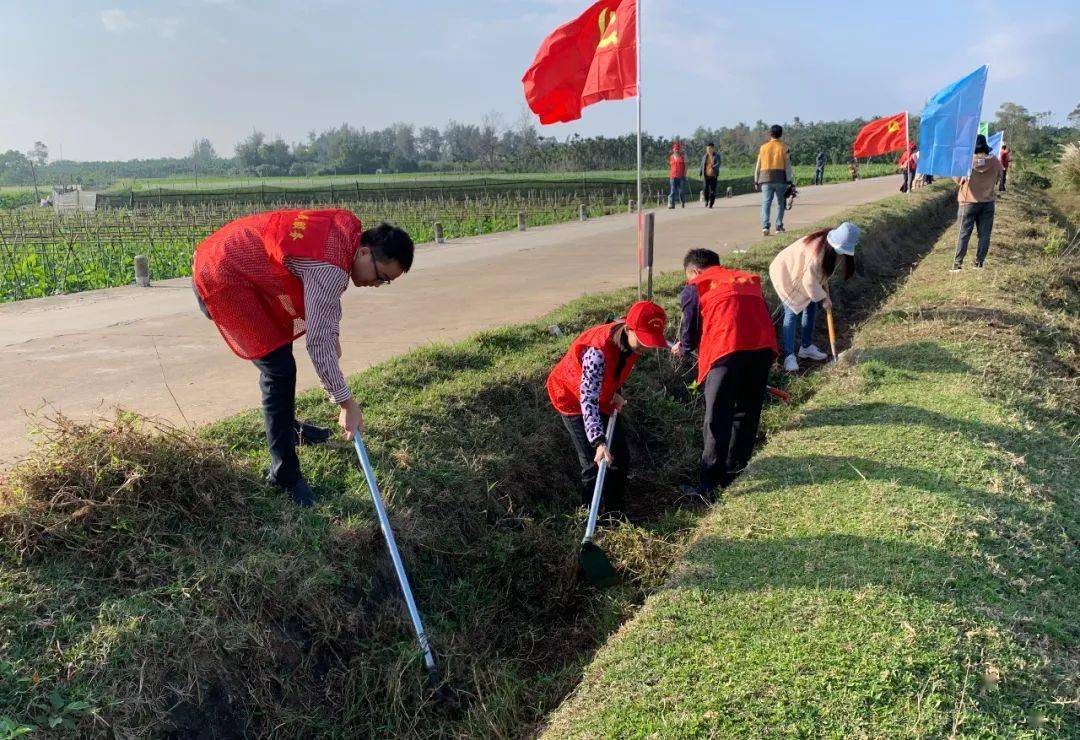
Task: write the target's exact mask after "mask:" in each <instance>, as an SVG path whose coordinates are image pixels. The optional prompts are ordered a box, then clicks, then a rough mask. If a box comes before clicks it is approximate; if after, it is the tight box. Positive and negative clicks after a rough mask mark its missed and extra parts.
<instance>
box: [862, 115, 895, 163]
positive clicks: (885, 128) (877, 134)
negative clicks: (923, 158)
mask: <svg viewBox="0 0 1080 740" xmlns="http://www.w3.org/2000/svg"><path fill="white" fill-rule="evenodd" d="M906 118H907V114H906V113H897V114H896V115H895V116H889V117H888V118H879V119H877V120H876V121H871V122H870V123H868V124H866V125H865V126H863V127H862V130H861V131H859V133H858V135H856V136H855V143H854V144H853V145H852V150H853V151H852V153H853V154H854V155H855V156H856V157H873V156H874V155H875V154H888V153H889V152H898V151H902V150H903V148H904V142H905V141H907V120H906Z"/></svg>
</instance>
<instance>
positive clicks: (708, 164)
mask: <svg viewBox="0 0 1080 740" xmlns="http://www.w3.org/2000/svg"><path fill="white" fill-rule="evenodd" d="M698 174H699V175H701V179H702V181H703V182H704V183H705V207H706V208H712V207H713V203H715V202H716V179H717V178H718V177H719V175H720V152H718V151H716V147H715V146H713V143H712V142H711V141H710V142H709V143H708V144H706V145H705V154H703V155H702V157H701V167H700V168H699V170H698Z"/></svg>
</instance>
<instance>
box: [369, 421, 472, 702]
mask: <svg viewBox="0 0 1080 740" xmlns="http://www.w3.org/2000/svg"><path fill="white" fill-rule="evenodd" d="M353 445H354V446H355V447H356V456H357V457H359V458H360V467H361V468H363V469H364V477H365V478H366V479H367V484H368V488H369V489H370V490H371V500H372V502H373V503H374V504H375V511H376V513H377V514H378V515H379V526H380V527H381V528H382V532H383V537H385V538H386V547H387V549H388V550H390V559H391V560H393V561H394V571H395V572H396V573H397V579H398V584H399V585H400V586H401V593H402V595H403V596H404V597H405V605H406V606H407V607H408V608H409V618H410V619H411V620H412V626H413V631H414V632H416V640H417V642H419V643H420V651H421V652H422V653H423V654H424V665H425V666H426V667H427V673H428V689H429V690H431V691H432V692H433V693H434V694H435V697H436V698H437V699H439V700H440V701H443V702H447V703H450V704H454V705H456V704H457V698H456V697H455V696H454V693H453V692H452V691H451V690H450V687H449V686H447V685H446V684H444V683H443V682H442V677H441V676H440V675H439V669H438V668H437V667H436V665H435V654H434V653H433V652H432V651H431V645H429V644H428V638H427V633H426V632H425V631H424V623H423V621H421V619H420V611H419V610H418V609H417V608H416V601H415V600H414V599H413V593H412V588H411V587H410V586H409V576H408V575H407V574H406V573H405V565H404V564H403V563H402V562H401V554H400V553H399V552H398V547H397V542H396V541H395V540H394V530H393V529H391V528H390V519H389V517H387V515H386V507H385V506H383V501H382V495H381V494H380V493H379V484H378V483H376V482H375V470H374V468H372V467H371V460H369V459H368V453H367V448H366V447H365V446H364V440H363V439H361V438H360V432H359V431H357V432H356V433H354V434H353Z"/></svg>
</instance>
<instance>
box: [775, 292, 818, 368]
mask: <svg viewBox="0 0 1080 740" xmlns="http://www.w3.org/2000/svg"><path fill="white" fill-rule="evenodd" d="M817 309H818V304H816V303H814V302H813V301H811V302H810V303H808V304H807V306H806V308H805V309H804V310H803V312H802V343H801V346H803V347H809V346H810V345H811V344H812V343H813V341H814V321H815V320H816V319H817ZM798 321H799V314H797V313H795V312H794V311H792V310H791V309H790V308H788V305H787V304H786V303H785V304H784V329H783V332H782V337H783V340H784V355H783V356H784V357H787V356H788V355H791V354H795V326H796V324H798Z"/></svg>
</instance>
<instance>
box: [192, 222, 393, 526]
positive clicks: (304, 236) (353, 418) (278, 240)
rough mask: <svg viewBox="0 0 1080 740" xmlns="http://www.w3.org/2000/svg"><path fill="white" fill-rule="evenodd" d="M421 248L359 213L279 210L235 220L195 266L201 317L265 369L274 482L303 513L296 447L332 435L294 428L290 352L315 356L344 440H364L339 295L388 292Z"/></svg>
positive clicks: (305, 498)
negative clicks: (297, 344) (345, 370)
mask: <svg viewBox="0 0 1080 740" xmlns="http://www.w3.org/2000/svg"><path fill="white" fill-rule="evenodd" d="M412 260H413V242H412V239H410V238H409V235H408V234H406V233H405V232H404V231H402V230H401V229H399V228H397V227H395V226H390V225H389V224H385V223H384V224H379V225H378V226H376V227H375V228H373V229H368V230H367V231H364V230H363V227H362V226H361V224H360V220H359V219H358V218H357V217H356V216H354V215H353V214H352V213H351V212H349V211H345V210H340V209H331V210H321V211H314V210H312V211H307V210H301V211H271V212H268V213H257V214H255V215H253V216H247V217H245V218H241V219H237V220H236V221H233V222H231V223H228V224H226V225H225V226H223V227H221V228H220V229H219V230H218V231H216V232H214V233H213V234H211V235H210V236H209V237H207V238H206V240H205V241H203V242H202V243H201V244H199V246H198V247H197V248H196V250H195V258H194V264H193V267H192V276H193V283H194V288H195V297H196V299H197V301H198V303H199V308H200V309H201V310H202V312H203V313H204V314H205V315H206V317H207V318H209V319H211V320H212V321H213V322H214V324H215V325H216V326H217V328H218V331H219V332H221V336H222V338H223V339H224V340H225V343H226V344H227V345H228V346H229V348H230V349H231V350H232V351H233V352H234V353H236V354H237V355H238V356H239V357H241V358H243V359H245V360H251V361H252V362H253V363H254V365H255V367H257V368H258V369H259V388H260V389H261V390H262V405H263V423H264V426H265V429H266V441H267V444H268V445H269V447H270V473H269V475H268V476H267V480H268V482H270V483H273V484H275V485H277V486H278V487H280V488H282V489H284V490H285V491H286V492H287V493H288V494H289V497H290V498H292V500H293V501H295V502H296V503H297V504H299V505H301V506H311V505H312V504H314V503H315V494H314V493H313V492H312V490H311V488H310V487H309V486H308V484H307V482H306V481H305V480H304V477H303V475H301V473H300V461H299V460H298V459H297V456H296V445H297V444H298V443H300V444H302V443H308V444H311V443H318V442H325V441H326V440H327V439H328V438H329V437H330V430H328V429H320V428H319V427H313V426H311V425H309V424H303V423H301V422H299V421H297V420H296V416H295V412H296V361H295V359H294V358H293V352H292V343H293V340H295V339H296V338H297V337H299V336H300V335H302V334H304V333H306V334H307V349H308V354H309V355H311V362H312V364H313V365H314V366H315V371H316V372H317V373H318V375H319V379H320V381H321V382H322V386H323V388H324V389H325V390H326V393H327V395H328V396H329V397H330V399H331V400H333V402H334V403H336V404H338V405H339V406H340V407H341V411H340V413H339V415H338V424H339V425H340V426H341V428H342V430H343V431H344V436H345V438H346V439H352V435H353V433H354V432H355V431H357V430H360V431H363V428H364V415H363V413H362V412H361V410H360V406H359V405H358V404H357V403H356V400H355V399H354V398H353V396H352V392H351V391H350V390H349V386H348V385H347V384H346V382H345V376H344V375H343V374H342V372H341V366H340V364H339V362H338V360H339V358H340V357H341V344H340V341H339V331H340V327H339V325H340V323H341V295H342V294H343V293H344V292H345V289H346V288H348V287H349V282H350V280H351V281H352V283H353V284H354V285H357V286H360V287H378V286H380V285H387V284H389V283H390V282H391V281H393V280H396V279H397V278H399V277H401V276H402V275H403V274H405V273H406V272H408V270H409V268H410V267H411V266H412Z"/></svg>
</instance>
